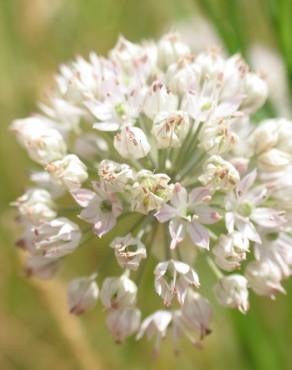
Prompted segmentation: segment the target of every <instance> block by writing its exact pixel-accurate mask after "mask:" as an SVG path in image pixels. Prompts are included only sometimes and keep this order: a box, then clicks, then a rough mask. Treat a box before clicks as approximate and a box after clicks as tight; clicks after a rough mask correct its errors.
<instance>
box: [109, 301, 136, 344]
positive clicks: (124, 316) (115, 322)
mask: <svg viewBox="0 0 292 370" xmlns="http://www.w3.org/2000/svg"><path fill="white" fill-rule="evenodd" d="M140 319H141V312H140V311H139V310H138V309H137V308H131V307H126V308H119V309H116V310H110V311H109V312H108V314H107V318H106V324H107V326H108V328H109V330H110V332H111V334H112V336H113V337H114V338H115V340H116V342H117V343H122V342H123V341H124V340H125V339H126V338H127V337H129V336H130V335H133V334H134V333H135V332H136V331H137V330H138V328H139V324H140Z"/></svg>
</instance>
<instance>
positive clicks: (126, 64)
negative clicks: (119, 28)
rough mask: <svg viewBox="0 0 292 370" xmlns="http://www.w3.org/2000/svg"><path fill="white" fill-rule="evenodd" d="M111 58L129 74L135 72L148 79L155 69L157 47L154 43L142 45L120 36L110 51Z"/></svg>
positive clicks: (138, 75) (139, 76)
mask: <svg viewBox="0 0 292 370" xmlns="http://www.w3.org/2000/svg"><path fill="white" fill-rule="evenodd" d="M110 58H111V59H112V60H113V61H114V62H115V63H117V64H118V65H119V66H120V67H121V68H122V69H123V70H124V72H126V73H128V74H129V75H133V74H134V75H137V77H138V78H140V79H141V78H145V79H146V78H147V77H148V76H149V74H150V73H151V72H153V71H154V69H155V64H156V60H157V48H156V45H155V44H154V43H153V44H152V43H145V44H144V45H143V46H141V45H138V44H133V43H132V42H130V41H128V40H126V39H125V38H124V37H123V36H120V37H119V39H118V42H117V44H116V45H115V47H114V48H113V49H112V50H111V52H110Z"/></svg>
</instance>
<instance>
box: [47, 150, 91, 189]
mask: <svg viewBox="0 0 292 370" xmlns="http://www.w3.org/2000/svg"><path fill="white" fill-rule="evenodd" d="M46 169H47V171H48V172H49V173H50V175H51V176H52V177H53V178H54V179H55V181H56V182H57V183H59V184H61V185H63V186H65V187H66V188H68V189H69V190H71V189H74V188H79V187H80V186H81V184H82V183H83V182H85V181H86V180H87V178H88V174H87V168H86V166H85V164H84V163H83V162H81V161H80V159H79V158H78V157H77V155H75V154H70V155H66V156H65V157H64V158H63V159H61V160H59V161H55V162H52V163H49V164H48V165H47V166H46Z"/></svg>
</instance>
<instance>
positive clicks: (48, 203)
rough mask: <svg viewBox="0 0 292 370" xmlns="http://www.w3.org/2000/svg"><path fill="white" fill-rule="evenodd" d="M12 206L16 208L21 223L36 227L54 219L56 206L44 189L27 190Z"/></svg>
mask: <svg viewBox="0 0 292 370" xmlns="http://www.w3.org/2000/svg"><path fill="white" fill-rule="evenodd" d="M12 205H13V206H15V207H17V210H18V212H19V215H20V220H21V221H22V222H29V223H32V224H34V225H38V224H41V223H42V222H44V221H48V220H52V219H53V218H55V217H56V211H55V209H56V205H55V203H54V201H53V199H52V197H51V194H50V193H49V192H48V191H47V190H44V189H29V190H27V191H26V192H25V193H24V194H23V195H22V196H21V197H19V198H17V199H16V201H15V202H13V203H12Z"/></svg>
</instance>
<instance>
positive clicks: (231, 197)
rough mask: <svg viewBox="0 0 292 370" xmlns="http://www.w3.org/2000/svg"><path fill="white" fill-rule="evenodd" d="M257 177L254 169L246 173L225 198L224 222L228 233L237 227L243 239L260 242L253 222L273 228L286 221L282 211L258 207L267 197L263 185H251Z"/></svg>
mask: <svg viewBox="0 0 292 370" xmlns="http://www.w3.org/2000/svg"><path fill="white" fill-rule="evenodd" d="M256 177H257V172H256V171H255V170H254V171H252V172H250V173H249V174H247V175H246V176H245V177H244V178H243V179H242V180H241V181H240V183H239V184H238V186H237V187H236V188H235V191H234V192H231V193H229V194H228V195H227V196H226V199H225V202H224V203H225V208H226V213H225V223H226V228H227V230H228V232H229V233H232V232H233V231H234V230H235V229H237V230H238V231H239V232H240V233H241V234H242V237H243V238H244V239H248V240H251V241H254V242H256V243H259V244H260V243H261V238H260V235H259V234H258V231H257V230H256V228H255V226H254V223H255V224H257V225H259V226H261V227H264V228H269V229H273V228H275V227H279V226H282V225H284V224H285V223H286V218H285V217H284V212H283V211H279V210H277V209H274V208H267V207H259V205H260V204H261V203H262V202H263V201H264V200H265V199H266V198H267V191H268V190H267V188H266V187H265V186H262V185H260V186H256V187H253V185H254V183H255V180H256Z"/></svg>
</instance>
